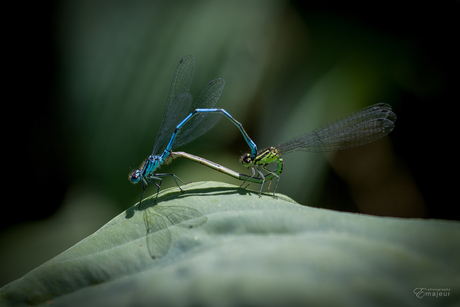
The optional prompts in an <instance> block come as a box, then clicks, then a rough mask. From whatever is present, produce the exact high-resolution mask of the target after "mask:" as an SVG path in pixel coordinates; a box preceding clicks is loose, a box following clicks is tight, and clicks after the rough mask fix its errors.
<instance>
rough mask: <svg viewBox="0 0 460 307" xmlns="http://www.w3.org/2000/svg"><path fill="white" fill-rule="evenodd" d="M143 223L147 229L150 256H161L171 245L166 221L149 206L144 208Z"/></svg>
mask: <svg viewBox="0 0 460 307" xmlns="http://www.w3.org/2000/svg"><path fill="white" fill-rule="evenodd" d="M144 224H145V228H146V229H147V235H146V239H147V248H148V250H149V254H150V257H152V258H155V259H158V258H161V257H163V256H164V255H166V253H167V252H168V250H169V248H170V246H171V232H170V231H169V229H168V228H167V225H166V221H165V220H164V218H163V217H162V216H161V215H159V214H158V213H156V212H155V210H154V209H153V207H150V208H147V209H146V210H144Z"/></svg>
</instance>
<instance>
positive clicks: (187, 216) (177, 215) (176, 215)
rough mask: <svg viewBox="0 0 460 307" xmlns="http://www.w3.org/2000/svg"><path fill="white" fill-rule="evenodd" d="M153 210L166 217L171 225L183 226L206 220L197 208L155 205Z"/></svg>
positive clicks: (187, 226) (193, 225)
mask: <svg viewBox="0 0 460 307" xmlns="http://www.w3.org/2000/svg"><path fill="white" fill-rule="evenodd" d="M154 210H156V211H157V212H158V213H160V214H161V215H163V216H164V217H166V218H167V219H168V220H169V221H170V222H171V224H172V225H177V226H181V227H185V228H192V227H197V226H200V225H203V224H204V223H206V221H207V220H208V219H207V217H206V216H204V215H203V214H202V213H201V212H199V211H198V210H195V209H192V208H189V207H185V206H155V207H154Z"/></svg>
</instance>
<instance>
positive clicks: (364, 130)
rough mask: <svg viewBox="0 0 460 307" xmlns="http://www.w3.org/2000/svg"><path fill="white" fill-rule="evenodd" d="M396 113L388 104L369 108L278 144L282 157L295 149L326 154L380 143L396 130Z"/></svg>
mask: <svg viewBox="0 0 460 307" xmlns="http://www.w3.org/2000/svg"><path fill="white" fill-rule="evenodd" d="M395 121H396V114H394V113H393V112H392V111H391V106H390V105H388V104H385V103H380V104H376V105H372V106H369V107H367V108H364V109H361V110H359V111H357V112H354V113H352V114H350V115H349V116H346V117H343V118H341V119H339V120H336V121H334V122H332V123H330V124H327V125H324V126H322V127H320V128H318V129H316V130H313V131H312V132H309V133H306V134H304V135H300V136H297V137H294V138H292V139H290V140H289V141H287V142H285V143H283V144H281V145H279V146H278V147H277V149H278V150H280V152H281V153H282V154H286V153H289V152H293V151H296V150H303V151H311V152H323V151H333V150H341V149H347V148H353V147H357V146H361V145H365V144H369V143H371V142H373V141H375V140H378V139H380V138H382V137H384V136H385V135H387V134H388V133H390V132H391V131H392V130H393V128H394V122H395Z"/></svg>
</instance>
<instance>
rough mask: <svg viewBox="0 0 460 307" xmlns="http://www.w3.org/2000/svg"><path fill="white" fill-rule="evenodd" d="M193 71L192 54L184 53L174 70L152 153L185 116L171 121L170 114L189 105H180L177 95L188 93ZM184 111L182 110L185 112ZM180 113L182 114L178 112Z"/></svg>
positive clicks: (180, 100)
mask: <svg viewBox="0 0 460 307" xmlns="http://www.w3.org/2000/svg"><path fill="white" fill-rule="evenodd" d="M194 73H195V59H194V58H193V56H192V55H186V56H185V57H183V58H182V59H180V61H179V63H178V64H177V67H176V70H175V72H174V76H173V79H172V81H171V86H170V88H169V93H168V98H167V100H166V106H165V111H164V115H163V121H162V122H161V125H160V129H158V134H157V137H156V139H155V145H154V147H153V154H155V153H157V152H158V151H157V150H158V149H159V148H160V147H161V146H163V144H164V143H165V142H166V141H167V140H168V136H171V134H172V131H171V129H172V130H174V128H175V127H176V126H177V125H178V124H179V122H180V120H182V119H183V118H185V116H187V114H186V115H184V116H177V117H178V118H179V119H175V120H176V121H173V120H172V119H171V118H170V116H171V115H174V114H175V113H176V112H177V110H185V111H188V110H189V109H190V105H181V104H180V103H183V102H185V101H183V100H182V99H178V98H177V97H178V96H179V95H181V94H188V93H189V91H190V87H191V86H192V81H193V75H194ZM185 111H184V112H185ZM185 113H186V112H185ZM180 115H182V114H180Z"/></svg>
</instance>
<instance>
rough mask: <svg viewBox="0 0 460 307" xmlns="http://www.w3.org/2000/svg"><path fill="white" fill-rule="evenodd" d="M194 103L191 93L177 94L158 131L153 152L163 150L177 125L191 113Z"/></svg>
mask: <svg viewBox="0 0 460 307" xmlns="http://www.w3.org/2000/svg"><path fill="white" fill-rule="evenodd" d="M191 104H192V96H191V95H190V93H183V94H179V95H177V96H176V97H175V98H174V99H173V100H172V103H171V105H170V106H169V108H168V113H167V114H165V117H164V118H163V121H162V123H161V126H160V130H159V131H158V135H157V138H156V140H155V145H154V147H153V154H157V153H158V152H159V151H160V152H161V151H163V150H164V147H165V146H166V143H167V142H168V141H169V140H170V139H171V136H172V134H173V133H174V130H175V129H176V127H177V125H179V123H180V122H181V121H182V120H184V118H185V117H187V115H189V114H190V111H189V110H190V105H191Z"/></svg>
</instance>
